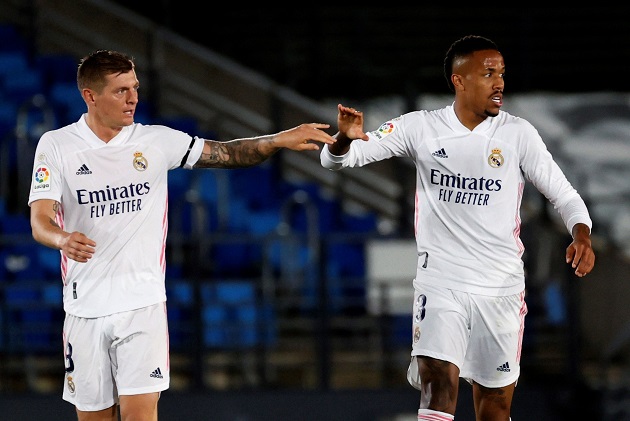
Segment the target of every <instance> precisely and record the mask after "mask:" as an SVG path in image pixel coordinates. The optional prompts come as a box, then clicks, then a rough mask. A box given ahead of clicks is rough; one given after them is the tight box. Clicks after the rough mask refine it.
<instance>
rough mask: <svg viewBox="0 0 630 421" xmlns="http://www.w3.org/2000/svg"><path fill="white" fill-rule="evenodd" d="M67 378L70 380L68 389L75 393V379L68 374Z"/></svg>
mask: <svg viewBox="0 0 630 421" xmlns="http://www.w3.org/2000/svg"><path fill="white" fill-rule="evenodd" d="M66 380H67V382H68V389H69V390H70V393H74V391H75V387H74V381H72V376H68V377H67V379H66Z"/></svg>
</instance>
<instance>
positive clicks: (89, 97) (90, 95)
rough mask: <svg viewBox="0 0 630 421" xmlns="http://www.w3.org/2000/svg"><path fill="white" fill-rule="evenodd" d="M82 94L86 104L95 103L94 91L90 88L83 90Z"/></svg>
mask: <svg viewBox="0 0 630 421" xmlns="http://www.w3.org/2000/svg"><path fill="white" fill-rule="evenodd" d="M81 96H82V97H83V100H84V101H85V103H86V104H94V92H93V91H92V90H91V89H89V88H84V89H82V90H81Z"/></svg>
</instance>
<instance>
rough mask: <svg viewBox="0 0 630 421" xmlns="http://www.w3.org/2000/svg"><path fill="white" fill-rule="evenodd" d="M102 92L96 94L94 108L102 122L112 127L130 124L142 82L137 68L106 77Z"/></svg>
mask: <svg viewBox="0 0 630 421" xmlns="http://www.w3.org/2000/svg"><path fill="white" fill-rule="evenodd" d="M106 80H107V84H106V85H105V87H104V88H103V89H102V91H101V93H99V94H95V95H94V105H95V107H94V109H95V111H96V113H97V114H98V117H99V120H100V122H101V123H102V124H104V125H106V126H108V127H111V128H120V127H123V126H129V125H130V124H132V123H133V116H134V113H135V111H136V105H138V88H139V87H140V83H139V82H138V78H137V77H136V72H135V70H132V71H130V72H127V73H121V74H111V75H108V76H107V77H106Z"/></svg>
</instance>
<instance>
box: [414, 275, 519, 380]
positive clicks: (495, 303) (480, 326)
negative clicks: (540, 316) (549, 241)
mask: <svg viewBox="0 0 630 421" xmlns="http://www.w3.org/2000/svg"><path fill="white" fill-rule="evenodd" d="M526 314H527V305H526V304H525V292H521V293H518V294H514V295H509V296H505V297H492V296H486V295H476V294H469V293H465V292H460V291H454V290H451V289H448V288H442V287H437V286H434V285H427V284H420V285H419V286H418V287H417V288H415V291H414V301H413V318H412V338H413V339H412V341H413V342H412V344H413V345H412V350H411V363H410V364H409V369H408V371H407V380H408V381H409V383H410V384H411V385H412V386H413V387H414V388H416V389H420V381H421V379H420V378H419V373H418V364H417V361H416V356H418V355H425V356H428V357H432V358H437V359H440V360H444V361H449V362H451V363H453V364H455V365H456V366H457V367H458V368H459V370H460V373H459V376H460V377H461V378H463V379H466V380H467V381H468V382H470V383H471V382H472V381H473V380H474V381H475V382H477V383H479V384H480V385H482V386H485V387H503V386H507V385H509V384H512V383H514V382H516V381H517V380H518V377H519V375H520V370H521V368H520V359H521V347H522V342H523V328H524V321H525V315H526Z"/></svg>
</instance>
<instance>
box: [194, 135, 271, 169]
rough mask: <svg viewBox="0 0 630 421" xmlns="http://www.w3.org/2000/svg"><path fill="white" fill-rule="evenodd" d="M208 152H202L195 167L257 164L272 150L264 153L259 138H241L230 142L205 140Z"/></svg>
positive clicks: (232, 166)
mask: <svg viewBox="0 0 630 421" xmlns="http://www.w3.org/2000/svg"><path fill="white" fill-rule="evenodd" d="M206 144H207V145H209V146H210V153H202V154H201V157H200V158H199V160H198V161H197V163H196V164H195V168H240V167H249V166H252V165H256V164H259V163H261V162H263V161H264V160H266V159H267V158H269V157H270V156H271V155H272V154H273V152H267V153H265V152H264V151H263V150H262V148H261V146H260V140H259V139H241V140H236V141H231V142H225V143H221V142H209V141H207V142H206Z"/></svg>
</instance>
